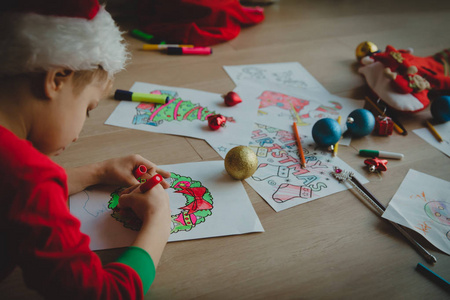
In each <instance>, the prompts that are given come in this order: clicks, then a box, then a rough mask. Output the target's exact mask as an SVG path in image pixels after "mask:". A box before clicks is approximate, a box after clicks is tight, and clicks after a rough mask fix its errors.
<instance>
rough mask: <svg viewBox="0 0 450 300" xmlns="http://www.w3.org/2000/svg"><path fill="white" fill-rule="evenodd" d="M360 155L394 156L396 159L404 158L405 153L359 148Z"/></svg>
mask: <svg viewBox="0 0 450 300" xmlns="http://www.w3.org/2000/svg"><path fill="white" fill-rule="evenodd" d="M359 155H361V156H371V157H383V158H394V159H402V158H403V157H404V155H403V154H401V153H395V152H387V151H377V150H359Z"/></svg>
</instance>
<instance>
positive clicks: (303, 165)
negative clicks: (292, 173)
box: [292, 122, 306, 168]
mask: <svg viewBox="0 0 450 300" xmlns="http://www.w3.org/2000/svg"><path fill="white" fill-rule="evenodd" d="M292 127H293V128H294V136H295V140H296V141H297V148H298V154H299V156H300V162H301V166H302V168H306V161H305V154H304V153H303V147H302V142H301V141H300V135H299V134H298V129H297V123H295V122H294V124H292Z"/></svg>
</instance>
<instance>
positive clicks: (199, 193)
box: [108, 173, 213, 233]
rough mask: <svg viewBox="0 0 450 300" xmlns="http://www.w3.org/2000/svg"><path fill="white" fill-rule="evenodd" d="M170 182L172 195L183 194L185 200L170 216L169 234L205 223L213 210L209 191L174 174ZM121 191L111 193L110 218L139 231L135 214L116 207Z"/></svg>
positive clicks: (193, 181)
mask: <svg viewBox="0 0 450 300" xmlns="http://www.w3.org/2000/svg"><path fill="white" fill-rule="evenodd" d="M170 182H171V184H170V188H172V189H173V190H174V193H180V194H183V195H184V197H185V198H186V203H185V206H183V207H180V208H179V209H180V210H181V212H180V213H178V214H174V215H172V223H173V226H172V230H171V233H176V232H178V231H189V230H191V229H192V228H194V227H195V226H196V225H197V224H200V223H203V222H205V218H206V217H208V216H210V215H211V214H212V209H213V201H212V200H213V197H212V195H211V193H210V192H209V190H208V189H207V188H205V187H204V186H202V184H201V182H200V181H195V180H192V179H191V178H190V177H187V176H181V175H178V174H175V173H171V177H170ZM122 190H123V189H122V188H120V189H117V190H115V191H114V192H113V193H111V198H110V200H109V201H108V208H109V209H111V210H112V213H111V216H112V217H113V218H114V219H116V220H117V221H119V222H121V223H123V226H124V227H125V228H130V229H132V230H135V231H139V230H140V229H141V226H142V221H141V220H140V219H139V218H138V217H137V216H136V214H135V213H134V212H133V211H132V210H130V209H126V208H125V209H121V208H119V207H118V206H117V204H118V203H119V196H120V192H121V191H122Z"/></svg>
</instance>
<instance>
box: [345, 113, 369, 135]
mask: <svg viewBox="0 0 450 300" xmlns="http://www.w3.org/2000/svg"><path fill="white" fill-rule="evenodd" d="M374 127H375V117H374V116H373V114H372V113H371V112H370V111H368V110H367V109H364V108H359V109H355V110H354V111H352V112H351V113H350V114H349V115H348V118H347V128H348V131H349V132H350V133H351V135H353V136H355V137H360V136H365V135H369V134H370V133H371V132H372V131H373V128H374Z"/></svg>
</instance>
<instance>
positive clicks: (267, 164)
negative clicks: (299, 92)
mask: <svg viewBox="0 0 450 300" xmlns="http://www.w3.org/2000/svg"><path fill="white" fill-rule="evenodd" d="M300 134H301V138H302V145H303V147H304V149H303V152H304V154H305V158H306V168H301V166H300V159H299V156H298V148H297V144H296V141H295V137H294V135H293V133H292V132H290V131H286V130H282V129H279V128H275V127H271V126H266V125H263V124H255V126H254V129H253V132H252V135H251V137H250V139H249V142H248V146H249V147H250V148H251V149H253V150H254V152H255V153H256V155H257V157H258V162H259V164H258V168H257V170H256V171H255V173H254V174H253V175H252V177H250V178H248V179H246V181H247V183H248V184H249V185H250V186H251V187H253V188H254V189H255V191H256V192H257V193H258V194H260V195H261V197H263V198H264V200H266V201H267V203H269V205H270V206H271V207H272V208H273V209H274V210H275V211H280V210H284V209H287V208H290V207H293V206H296V205H299V204H302V203H305V202H308V201H312V200H315V199H318V198H321V197H324V196H327V195H330V194H332V193H336V192H339V191H342V190H345V189H346V187H345V185H341V184H339V183H338V182H336V180H332V179H331V177H330V175H329V172H330V170H332V168H333V166H334V165H340V166H342V167H343V168H344V166H345V168H350V167H349V166H348V165H347V164H346V163H345V162H343V161H342V160H340V159H339V158H338V157H332V156H331V153H330V152H327V151H323V150H320V149H315V146H316V145H315V143H314V142H313V140H312V137H310V136H308V135H306V134H302V133H300ZM208 142H209V141H208ZM209 143H210V145H211V146H212V147H213V148H214V149H216V151H217V152H218V153H219V154H220V155H221V156H222V157H225V155H226V152H227V150H229V149H231V148H232V147H233V146H234V145H227V144H225V143H218V144H215V143H211V142H209ZM355 174H357V172H355ZM358 179H360V180H361V181H362V182H367V180H366V179H365V178H363V177H362V176H360V175H358Z"/></svg>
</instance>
